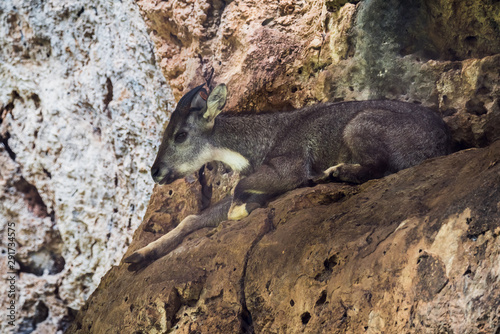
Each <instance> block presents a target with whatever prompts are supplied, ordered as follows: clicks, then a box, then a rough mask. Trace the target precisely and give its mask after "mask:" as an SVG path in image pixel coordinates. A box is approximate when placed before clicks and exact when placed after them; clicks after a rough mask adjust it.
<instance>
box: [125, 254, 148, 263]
mask: <svg viewBox="0 0 500 334" xmlns="http://www.w3.org/2000/svg"><path fill="white" fill-rule="evenodd" d="M145 260H146V259H145V257H144V256H143V255H141V254H140V253H137V252H135V253H134V254H132V255H130V256H128V257H127V258H125V259H124V260H123V262H125V263H141V262H144V261H145Z"/></svg>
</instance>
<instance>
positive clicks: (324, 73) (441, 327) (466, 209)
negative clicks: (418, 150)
mask: <svg viewBox="0 0 500 334" xmlns="http://www.w3.org/2000/svg"><path fill="white" fill-rule="evenodd" d="M138 4H139V6H140V8H141V10H142V12H143V15H144V17H145V21H146V24H147V25H148V26H149V28H150V31H151V32H150V36H151V38H152V40H153V41H154V43H155V46H156V50H157V54H158V57H159V59H161V61H160V62H159V64H160V67H161V69H162V71H163V73H164V75H165V77H166V79H167V81H168V82H169V83H171V85H172V89H173V94H174V96H176V98H179V97H180V96H182V94H183V93H184V92H185V91H186V90H187V89H189V88H192V87H194V86H195V85H198V84H201V83H203V82H209V83H210V85H211V86H214V85H215V84H217V83H222V82H224V83H226V84H227V86H228V89H229V98H228V103H227V105H226V107H225V108H226V109H225V110H226V112H241V111H245V112H249V111H254V112H261V111H278V110H284V111H286V110H291V109H294V108H300V107H302V106H305V105H309V104H314V103H318V102H323V101H343V100H363V99H369V98H373V99H379V98H385V99H398V100H403V101H408V102H413V103H421V104H423V105H426V106H428V107H430V108H432V109H434V110H436V112H439V113H440V114H441V115H442V116H443V118H444V119H445V120H446V122H447V124H448V125H449V126H450V128H451V130H452V133H453V138H454V142H455V145H456V148H457V149H464V148H471V147H485V148H482V149H477V148H475V149H469V150H464V151H460V152H458V153H455V154H453V155H450V156H447V157H442V158H438V159H433V160H431V161H427V162H425V163H423V164H422V165H420V166H416V167H414V168H411V169H408V170H404V171H401V172H399V173H397V174H395V175H391V176H388V177H386V178H383V179H380V180H373V181H370V182H367V183H365V184H363V185H360V186H351V185H346V184H328V185H320V186H316V187H314V188H302V189H297V190H294V191H292V192H289V193H287V194H284V195H282V196H280V197H279V198H277V199H275V200H274V201H272V202H271V203H269V205H268V206H267V207H266V208H263V209H258V210H256V211H254V212H252V214H251V215H250V216H249V217H248V218H246V219H243V220H242V221H239V222H224V223H222V224H221V226H220V227H219V228H217V229H214V230H208V229H205V230H200V231H197V232H195V233H193V234H192V235H190V236H188V237H187V238H186V239H185V240H184V242H183V243H182V244H181V245H180V246H179V247H178V248H177V249H175V250H174V251H173V252H172V253H170V254H169V255H167V256H165V257H162V258H160V259H158V260H157V261H155V262H153V263H151V264H150V265H149V266H148V267H146V268H144V269H142V270H140V271H138V272H131V271H129V270H128V269H129V267H128V265H126V264H121V265H120V266H117V267H114V268H112V269H111V270H110V271H109V272H108V273H107V274H106V276H105V277H104V278H103V280H102V281H101V285H100V287H99V288H98V289H97V290H96V291H95V292H94V294H93V295H92V296H91V298H90V299H89V301H88V303H87V304H86V306H85V307H84V309H83V310H82V311H81V312H80V313H79V314H78V316H77V319H76V320H75V322H74V323H73V324H72V326H71V327H70V329H69V330H68V333H105V332H107V331H116V330H118V331H121V332H131V333H136V332H148V333H161V332H170V331H172V332H175V333H254V332H255V333H299V332H300V333H301V332H307V333H345V332H347V333H361V332H363V333H364V332H366V333H380V332H386V333H400V332H405V333H434V332H455V333H465V332H478V331H482V332H492V333H493V332H497V331H498V330H499V328H500V320H499V318H498V314H497V313H498V312H496V310H497V309H498V307H499V302H498V300H500V299H499V298H498V297H499V295H498V291H497V290H498V289H497V288H496V287H497V286H498V279H499V278H498V271H499V269H498V263H500V262H499V261H498V260H499V256H500V253H499V251H498V249H499V247H498V246H499V241H498V235H499V232H500V226H499V224H500V222H499V220H498V218H497V216H498V210H499V209H500V204H499V203H500V195H499V191H498V186H497V185H498V183H499V181H500V174H499V167H498V161H499V159H500V156H499V154H500V153H499V152H500V150H499V148H500V142H499V141H498V139H499V133H500V122H499V120H500V117H499V115H500V102H499V97H500V93H499V92H500V87H499V80H500V79H499V73H500V71H499V69H500V62H499V60H500V58H499V57H500V56H499V49H500V43H498V41H499V40H500V32H499V30H498V29H497V27H498V25H499V24H500V22H499V17H500V15H499V13H500V4H499V3H498V2H495V1H479V0H473V1H467V2H463V1H458V0H442V1H438V2H432V3H431V1H427V0H415V1H410V2H404V4H403V2H401V1H397V0H390V1H382V0H373V1H324V2H322V1H319V2H318V1H316V2H309V1H280V2H273V1H268V2H260V3H259V4H258V6H256V5H255V2H253V1H243V0H241V1H239V0H237V1H231V2H222V1H220V2H219V1H205V0H201V1H195V2H193V1H190V0H180V1H176V2H158V1H152V0H139V1H138ZM489 145H491V146H489ZM219 169H220V171H223V170H224V167H223V166H220V165H218V167H217V168H212V171H209V170H208V169H205V170H204V171H203V172H201V174H200V175H201V176H202V177H200V180H201V182H200V183H199V184H198V183H190V182H188V181H178V182H177V183H176V184H174V185H170V186H164V187H160V186H158V187H156V188H155V190H154V193H153V195H152V200H151V204H150V206H149V207H148V211H147V212H146V215H145V217H146V218H145V220H144V222H143V224H142V225H141V227H139V229H138V230H137V232H136V234H135V236H134V240H133V241H132V244H131V246H130V249H129V250H128V251H127V255H129V254H131V253H132V252H133V251H134V250H136V249H139V248H140V247H143V246H145V245H146V244H148V243H149V242H150V241H152V240H154V239H156V238H158V237H159V236H160V235H161V234H162V233H164V232H167V231H168V230H170V229H172V228H173V227H174V226H175V224H176V222H177V221H179V220H180V219H182V218H183V217H185V216H186V215H188V214H190V213H193V212H197V211H199V210H201V209H203V208H204V207H206V206H207V205H209V204H210V203H213V202H215V201H217V200H218V198H221V197H223V196H224V195H225V194H227V192H228V191H230V189H231V185H232V184H234V181H235V178H236V176H235V175H230V174H229V173H227V175H225V176H221V175H223V174H217V173H215V174H214V173H213V171H215V170H219ZM174 192H175V193H176V194H177V195H178V197H177V198H175V199H174V198H173V197H169V196H172V194H174ZM166 194H169V195H168V196H167V195H166ZM162 203H168V205H167V204H162ZM178 203H184V204H183V205H182V208H180V209H179V210H177V209H175V208H176V206H177V205H178Z"/></svg>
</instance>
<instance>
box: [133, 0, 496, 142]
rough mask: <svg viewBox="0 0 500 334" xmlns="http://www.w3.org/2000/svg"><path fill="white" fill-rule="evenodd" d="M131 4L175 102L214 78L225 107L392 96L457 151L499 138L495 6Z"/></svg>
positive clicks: (454, 0)
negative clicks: (419, 110) (432, 114)
mask: <svg viewBox="0 0 500 334" xmlns="http://www.w3.org/2000/svg"><path fill="white" fill-rule="evenodd" d="M138 4H139V6H140V7H141V9H142V10H143V13H144V16H145V20H146V23H147V24H148V26H149V27H150V28H151V38H152V39H153V41H154V42H155V45H156V47H157V50H158V56H159V57H160V58H161V62H160V66H161V68H162V70H163V73H164V74H165V78H166V79H167V81H168V82H169V83H171V85H172V89H173V92H174V95H175V96H176V97H177V98H180V96H182V95H183V92H184V91H185V90H186V89H187V88H188V87H191V88H192V87H194V86H195V85H197V84H200V83H203V82H205V81H208V80H209V78H212V83H214V82H215V83H221V82H224V83H226V84H227V85H228V89H229V97H228V103H227V105H226V110H228V111H230V112H239V111H249V110H255V111H257V112H258V111H262V110H290V109H294V108H299V107H303V106H305V105H308V104H314V103H318V102H322V101H343V100H347V101H349V100H364V99H380V98H385V99H397V100H403V101H409V102H415V103H422V104H424V105H426V106H429V107H431V108H433V109H435V110H439V112H440V113H441V114H442V115H443V117H445V119H446V121H447V123H448V124H449V125H450V127H451V129H452V131H453V134H454V138H455V142H456V144H457V147H458V148H469V147H477V146H486V145H488V144H489V143H492V142H493V141H495V140H496V139H498V138H499V133H500V130H499V129H500V121H499V118H500V116H499V115H500V102H499V101H500V99H499V97H500V88H499V87H500V86H499V81H500V78H499V74H498V73H499V67H500V65H499V64H500V58H499V57H500V56H499V53H500V43H499V42H498V41H499V40H500V30H499V29H498V27H499V25H500V19H499V18H500V5H499V3H498V2H496V1H489V0H488V1H482V0H473V1H466V2H464V1H459V0H440V1H437V2H436V1H428V0H412V1H410V2H408V1H405V2H402V1H399V0H390V1H384V0H373V1H345V0H342V1H280V2H275V1H267V2H264V3H259V5H258V6H256V5H255V3H254V2H253V1H243V0H238V1H231V2H228V3H226V2H222V1H206V0H201V1H196V2H193V1H190V0H181V1H176V2H163V1H162V2H158V1H152V0H139V1H138Z"/></svg>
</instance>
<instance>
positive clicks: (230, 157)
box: [212, 147, 250, 172]
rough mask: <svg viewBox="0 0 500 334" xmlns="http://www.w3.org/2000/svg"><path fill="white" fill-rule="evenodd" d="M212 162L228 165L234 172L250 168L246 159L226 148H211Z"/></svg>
mask: <svg viewBox="0 0 500 334" xmlns="http://www.w3.org/2000/svg"><path fill="white" fill-rule="evenodd" d="M212 150H213V151H212V152H213V160H217V161H222V162H223V163H225V164H227V165H229V166H230V167H231V169H232V170H234V171H235V172H241V171H242V170H244V169H245V168H248V166H250V163H249V162H248V159H247V158H245V157H244V156H242V155H241V154H239V153H238V152H236V151H231V150H230V149H227V148H215V147H214V148H213V149H212Z"/></svg>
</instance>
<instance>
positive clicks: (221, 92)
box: [203, 84, 227, 124]
mask: <svg viewBox="0 0 500 334" xmlns="http://www.w3.org/2000/svg"><path fill="white" fill-rule="evenodd" d="M226 97H227V87H226V85H225V84H220V85H218V86H217V87H215V88H214V90H213V91H212V92H211V93H210V95H209V96H208V99H207V111H206V112H205V113H204V114H203V118H204V119H205V120H207V121H208V122H209V123H211V124H213V121H214V119H215V117H217V115H219V114H220V112H221V111H222V108H223V107H224V105H225V104H226Z"/></svg>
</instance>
